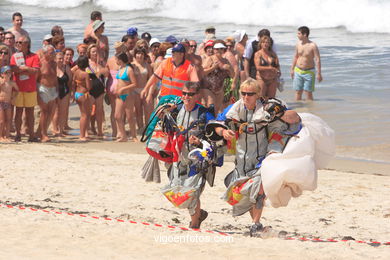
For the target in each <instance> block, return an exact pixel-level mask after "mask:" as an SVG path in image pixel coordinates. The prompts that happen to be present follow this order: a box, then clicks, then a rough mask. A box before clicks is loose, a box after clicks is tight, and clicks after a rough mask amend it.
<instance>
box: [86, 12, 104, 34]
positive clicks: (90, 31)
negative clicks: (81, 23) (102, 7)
mask: <svg viewBox="0 0 390 260" xmlns="http://www.w3.org/2000/svg"><path fill="white" fill-rule="evenodd" d="M96 20H100V21H102V20H103V15H102V13H101V12H99V11H93V12H92V13H91V21H90V22H89V24H88V25H87V27H85V30H84V39H87V38H89V37H94V30H93V26H92V25H93V22H94V21H96Z"/></svg>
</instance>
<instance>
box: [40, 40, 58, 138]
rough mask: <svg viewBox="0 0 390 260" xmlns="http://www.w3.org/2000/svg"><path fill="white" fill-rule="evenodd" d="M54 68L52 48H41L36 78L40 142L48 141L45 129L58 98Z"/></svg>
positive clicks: (55, 65)
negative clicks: (38, 70)
mask: <svg viewBox="0 0 390 260" xmlns="http://www.w3.org/2000/svg"><path fill="white" fill-rule="evenodd" d="M56 68H57V64H56V62H55V50H54V47H53V46H51V45H46V46H43V47H42V60H41V69H40V74H39V78H38V82H39V84H38V93H39V95H38V96H39V98H38V103H39V106H40V108H41V115H40V119H39V129H40V134H41V141H42V142H49V141H50V139H49V137H48V135H47V128H48V127H49V124H50V121H51V118H52V115H53V112H54V107H55V102H56V98H57V97H58V80H57V70H56ZM38 131H39V130H38ZM38 131H37V132H38ZM38 134H39V132H38Z"/></svg>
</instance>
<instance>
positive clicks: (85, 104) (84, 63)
mask: <svg viewBox="0 0 390 260" xmlns="http://www.w3.org/2000/svg"><path fill="white" fill-rule="evenodd" d="M88 66H89V64H88V58H87V57H80V58H79V59H78V60H77V69H76V70H75V71H74V76H73V86H74V87H75V91H74V99H75V100H76V102H77V104H78V105H79V109H80V114H81V116H80V140H81V141H87V140H88V123H89V120H90V116H91V101H90V96H89V91H90V90H91V79H90V77H89V75H90V74H89V73H88V72H86V71H85V70H86V69H87V68H88Z"/></svg>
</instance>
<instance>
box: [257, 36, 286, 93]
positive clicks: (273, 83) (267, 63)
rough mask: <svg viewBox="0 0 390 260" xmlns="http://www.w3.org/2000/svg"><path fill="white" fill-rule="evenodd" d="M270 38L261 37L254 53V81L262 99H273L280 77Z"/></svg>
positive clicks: (276, 57)
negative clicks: (255, 80)
mask: <svg viewBox="0 0 390 260" xmlns="http://www.w3.org/2000/svg"><path fill="white" fill-rule="evenodd" d="M271 43H272V41H271V38H270V37H269V36H267V35H265V36H263V37H261V39H260V42H259V50H258V51H257V52H256V53H255V60H254V63H255V65H256V69H257V74H256V79H257V81H258V82H259V84H260V87H261V95H262V96H263V97H268V98H274V97H275V95H276V89H277V87H278V84H279V82H278V78H279V77H280V75H281V74H280V64H279V59H278V56H277V55H276V53H275V52H274V51H273V50H272V44H271Z"/></svg>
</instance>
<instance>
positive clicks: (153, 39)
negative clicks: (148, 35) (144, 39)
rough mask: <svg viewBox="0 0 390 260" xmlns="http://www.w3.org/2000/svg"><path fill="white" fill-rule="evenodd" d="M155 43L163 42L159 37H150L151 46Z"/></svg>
mask: <svg viewBox="0 0 390 260" xmlns="http://www.w3.org/2000/svg"><path fill="white" fill-rule="evenodd" d="M155 43H161V42H160V41H159V40H158V39H157V38H152V39H150V42H149V46H152V45H153V44H155Z"/></svg>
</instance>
